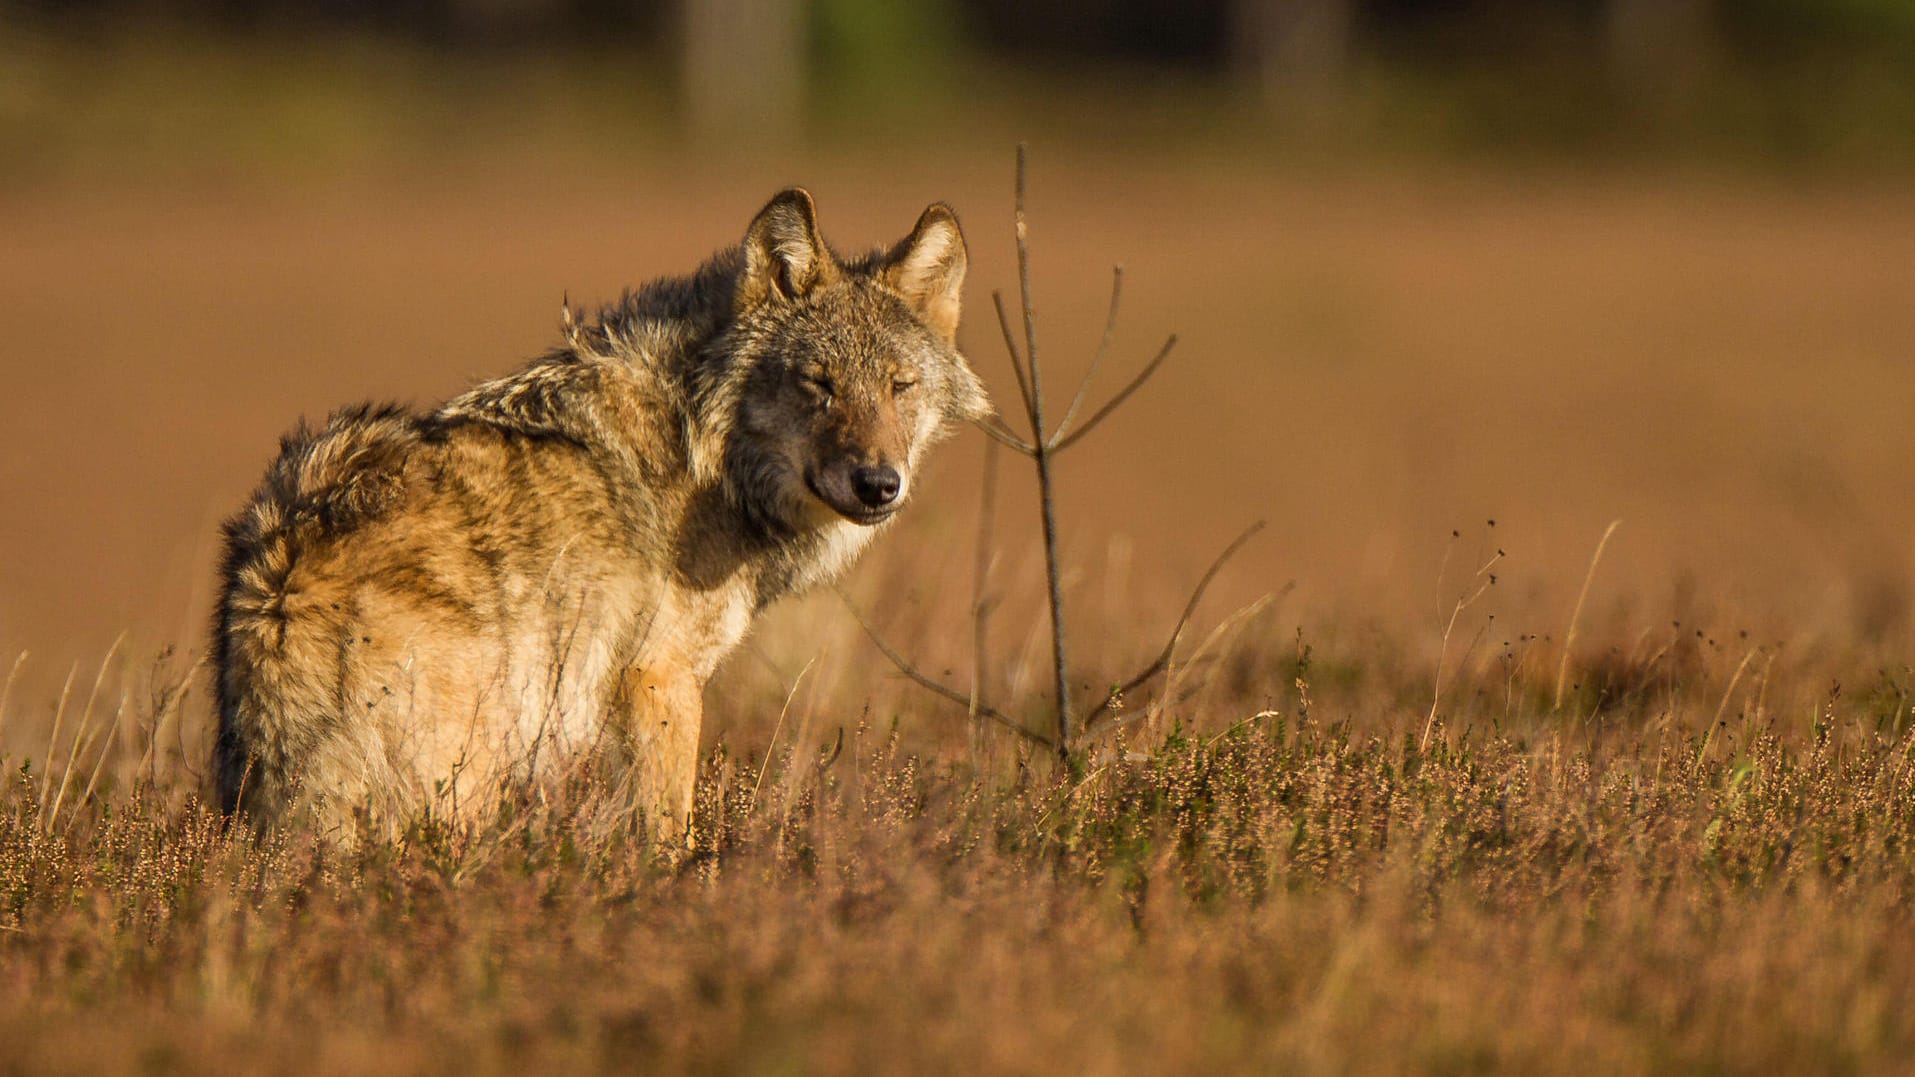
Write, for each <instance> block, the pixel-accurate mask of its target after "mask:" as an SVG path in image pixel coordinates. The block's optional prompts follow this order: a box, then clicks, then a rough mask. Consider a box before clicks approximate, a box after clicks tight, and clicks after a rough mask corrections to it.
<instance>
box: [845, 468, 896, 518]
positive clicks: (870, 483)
mask: <svg viewBox="0 0 1915 1077" xmlns="http://www.w3.org/2000/svg"><path fill="white" fill-rule="evenodd" d="M903 485H904V480H902V479H900V478H898V473H897V471H896V470H895V469H893V468H889V467H861V468H858V469H857V470H856V471H853V472H852V473H851V488H852V489H853V490H854V491H856V492H857V495H858V500H859V501H862V502H864V503H865V504H866V505H868V506H869V507H871V508H874V509H881V508H883V507H885V506H886V505H889V504H890V503H891V502H893V501H896V500H897V499H898V489H899V488H900V487H902V486H903Z"/></svg>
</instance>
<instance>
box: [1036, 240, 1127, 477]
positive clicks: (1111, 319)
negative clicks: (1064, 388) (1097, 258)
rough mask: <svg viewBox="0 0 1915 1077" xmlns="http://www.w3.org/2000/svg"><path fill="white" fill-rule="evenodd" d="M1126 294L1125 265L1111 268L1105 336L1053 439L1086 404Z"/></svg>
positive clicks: (1113, 334) (1061, 435) (1075, 417)
mask: <svg viewBox="0 0 1915 1077" xmlns="http://www.w3.org/2000/svg"><path fill="white" fill-rule="evenodd" d="M1123 295H1124V267H1123V266H1112V267H1111V268H1110V313H1109V314H1107V315H1105V317H1104V336H1103V339H1101V340H1099V341H1098V342H1097V353H1096V354H1095V355H1092V356H1091V359H1090V366H1087V367H1085V368H1084V379H1083V380H1082V381H1080V382H1078V383H1077V392H1076V393H1074V394H1072V395H1071V403H1070V407H1067V408H1065V409H1064V417H1063V418H1062V419H1060V420H1058V423H1057V431H1056V432H1055V433H1053V434H1052V435H1051V439H1052V441H1056V440H1057V439H1058V438H1061V437H1063V436H1064V431H1066V430H1069V429H1070V428H1071V423H1072V422H1073V421H1075V420H1076V419H1077V409H1078V408H1081V407H1083V406H1084V394H1085V393H1088V392H1090V383H1091V379H1092V378H1093V377H1096V375H1097V368H1098V367H1100V366H1102V365H1103V364H1104V357H1105V356H1106V355H1109V354H1110V341H1111V337H1113V336H1115V335H1116V333H1117V304H1118V301H1119V300H1121V299H1122V298H1123Z"/></svg>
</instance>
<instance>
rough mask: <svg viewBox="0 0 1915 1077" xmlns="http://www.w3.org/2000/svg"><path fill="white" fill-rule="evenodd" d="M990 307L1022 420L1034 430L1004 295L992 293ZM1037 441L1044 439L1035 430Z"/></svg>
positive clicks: (1027, 386) (1028, 389) (1028, 390)
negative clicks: (1013, 378) (1001, 336)
mask: <svg viewBox="0 0 1915 1077" xmlns="http://www.w3.org/2000/svg"><path fill="white" fill-rule="evenodd" d="M991 305H992V306H993V307H996V308H997V327H998V329H999V330H1001V331H1002V332H1003V333H1004V352H1005V354H1006V355H1009V356H1010V357H1011V373H1013V374H1016V375H1017V396H1018V399H1019V400H1022V401H1023V402H1024V418H1025V420H1026V421H1027V422H1029V423H1030V424H1031V426H1032V427H1033V428H1034V429H1036V427H1037V420H1035V419H1032V418H1031V383H1030V381H1029V380H1028V379H1027V378H1026V377H1025V376H1024V360H1023V357H1022V356H1021V355H1020V354H1019V353H1018V350H1017V337H1016V335H1015V334H1013V333H1012V332H1011V316H1010V315H1009V314H1006V313H1004V293H1003V292H992V293H991ZM1037 439H1038V440H1039V441H1042V440H1043V439H1044V431H1043V430H1041V429H1037Z"/></svg>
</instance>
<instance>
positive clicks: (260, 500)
mask: <svg viewBox="0 0 1915 1077" xmlns="http://www.w3.org/2000/svg"><path fill="white" fill-rule="evenodd" d="M416 440H417V428H416V422H415V420H414V419H412V417H411V416H409V415H407V414H406V413H405V412H404V411H403V410H402V409H400V408H398V407H396V406H386V407H378V408H375V407H371V406H363V407H357V408H352V409H348V410H345V411H341V412H337V413H335V414H334V415H333V416H332V417H331V418H330V419H329V420H328V421H327V423H326V425H325V426H324V427H323V428H322V429H320V430H317V431H314V430H312V429H310V428H308V427H307V426H306V425H305V424H303V423H302V424H301V425H300V426H299V427H298V428H297V429H295V430H294V431H293V432H292V433H290V434H288V435H287V436H286V437H285V438H284V439H282V440H281V442H280V451H279V457H278V459H276V460H275V461H274V462H273V466H272V468H271V469H270V470H269V471H268V472H267V474H266V478H265V480H264V481H262V482H261V483H260V486H259V489H258V490H256V491H255V492H254V494H253V497H252V499H251V500H250V501H249V502H248V503H247V505H246V507H245V508H243V509H241V510H240V511H239V513H238V514H236V515H235V516H233V517H232V518H231V519H230V520H228V521H227V522H226V527H225V539H226V541H225V555H224V558H223V560H222V563H221V566H220V596H219V605H218V607H217V608H216V609H215V611H214V624H213V669H214V679H215V693H216V695H217V698H218V702H219V732H218V736H217V740H216V742H215V746H214V781H215V784H216V786H217V791H218V795H219V800H220V805H221V807H222V808H223V809H224V810H226V811H227V812H234V811H238V810H241V809H245V810H247V811H249V812H251V813H253V814H254V815H255V816H258V817H261V818H266V817H271V816H273V815H276V814H277V813H278V812H279V811H280V810H282V809H283V808H284V807H285V806H286V805H287V803H288V801H289V800H290V798H291V795H292V791H293V788H294V786H295V784H296V782H297V778H298V771H299V768H300V765H301V763H302V762H303V761H305V760H306V759H307V758H309V757H310V754H311V752H312V750H313V748H314V747H315V746H316V745H317V744H318V743H319V742H320V740H321V738H323V737H324V736H325V735H326V734H327V732H328V731H329V730H330V729H333V728H335V727H336V726H337V725H338V723H339V721H340V719H341V717H342V716H343V702H342V700H341V699H340V698H339V691H340V684H341V669H340V653H339V652H340V641H341V640H342V639H343V638H344V633H345V631H346V630H347V628H348V627H349V624H348V620H349V618H350V617H351V616H352V611H351V608H350V606H351V601H350V598H351V596H350V594H349V593H348V591H349V589H348V588H347V587H346V586H345V584H344V581H340V580H337V579H332V578H328V574H327V573H325V572H323V571H322V570H321V566H319V565H316V564H315V561H317V560H319V559H320V558H321V557H322V556H323V554H324V552H325V550H326V548H327V547H328V546H329V545H330V540H331V539H333V538H335V537H337V536H339V535H341V534H343V533H345V532H347V531H350V530H351V529H353V528H354V527H355V526H357V525H358V524H360V523H362V522H364V521H366V520H368V519H370V518H373V517H375V516H377V515H379V514H380V513H381V512H382V511H383V510H384V508H385V507H386V506H387V505H389V504H390V503H391V502H392V500H393V498H394V497H395V496H396V495H397V492H398V490H399V489H400V484H401V482H402V481H403V471H404V461H405V456H406V449H407V447H408V445H410V444H411V443H413V442H415V441H416Z"/></svg>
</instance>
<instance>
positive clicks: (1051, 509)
mask: <svg viewBox="0 0 1915 1077" xmlns="http://www.w3.org/2000/svg"><path fill="white" fill-rule="evenodd" d="M1025 157H1026V150H1025V146H1024V144H1023V143H1021V142H1020V143H1018V145H1017V197H1016V203H1015V205H1014V206H1013V207H1012V212H1013V219H1014V220H1015V222H1016V225H1017V227H1016V232H1017V287H1018V296H1019V298H1020V299H1021V300H1022V304H1023V308H1024V362H1025V365H1027V366H1029V367H1030V375H1031V385H1030V391H1031V397H1030V405H1031V442H1032V444H1034V445H1035V446H1036V447H1037V450H1036V451H1035V452H1033V453H1032V454H1031V460H1032V462H1033V463H1035V464H1036V465H1037V505H1038V511H1039V516H1040V518H1041V520H1042V521H1043V525H1044V577H1045V582H1046V583H1048V584H1049V591H1050V605H1051V684H1052V692H1053V696H1054V698H1055V699H1056V701H1057V733H1056V735H1055V744H1056V747H1057V754H1058V755H1059V756H1062V757H1068V756H1069V755H1070V746H1071V682H1070V675H1069V671H1070V658H1069V654H1068V652H1069V650H1070V632H1069V630H1068V629H1066V628H1065V627H1064V582H1063V577H1064V570H1063V568H1062V567H1061V565H1060V563H1059V561H1058V557H1057V497H1056V494H1055V492H1054V486H1053V484H1052V482H1051V459H1050V449H1049V444H1048V443H1049V440H1050V435H1049V434H1047V433H1045V430H1044V368H1043V367H1042V366H1041V365H1040V364H1039V363H1038V358H1037V356H1038V352H1037V305H1036V303H1035V302H1034V301H1033V300H1032V299H1031V245H1030V235H1031V231H1030V225H1029V223H1028V221H1027V219H1026V217H1025V215H1024V174H1025V167H1024V165H1025ZM998 309H999V310H1000V311H1002V310H1003V303H1001V302H1000V303H999V304H998ZM1001 320H1002V318H1001V317H1000V321H1001ZM1009 333H1010V330H1009V329H1008V328H1006V330H1005V334H1006V335H1007V336H1008V335H1009Z"/></svg>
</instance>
